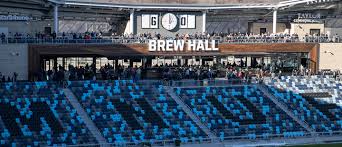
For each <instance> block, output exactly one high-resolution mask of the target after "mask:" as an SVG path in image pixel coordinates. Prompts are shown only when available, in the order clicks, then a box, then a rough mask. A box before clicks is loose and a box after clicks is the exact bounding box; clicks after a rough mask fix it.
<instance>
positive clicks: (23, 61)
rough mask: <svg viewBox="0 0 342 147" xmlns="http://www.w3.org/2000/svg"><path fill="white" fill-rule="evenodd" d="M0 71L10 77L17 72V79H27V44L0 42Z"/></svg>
mask: <svg viewBox="0 0 342 147" xmlns="http://www.w3.org/2000/svg"><path fill="white" fill-rule="evenodd" d="M0 72H1V73H2V75H5V76H6V80H7V76H10V77H12V76H13V72H17V73H18V80H27V79H28V45H27V44H0Z"/></svg>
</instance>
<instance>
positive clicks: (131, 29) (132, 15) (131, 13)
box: [129, 9, 135, 34]
mask: <svg viewBox="0 0 342 147" xmlns="http://www.w3.org/2000/svg"><path fill="white" fill-rule="evenodd" d="M129 21H130V24H129V29H130V33H131V34H134V21H135V20H134V9H132V10H131V11H130V15H129Z"/></svg>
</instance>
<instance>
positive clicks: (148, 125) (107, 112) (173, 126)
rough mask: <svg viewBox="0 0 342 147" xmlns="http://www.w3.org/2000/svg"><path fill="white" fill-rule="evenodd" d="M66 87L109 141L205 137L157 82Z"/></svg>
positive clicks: (190, 139) (102, 83) (189, 139)
mask: <svg viewBox="0 0 342 147" xmlns="http://www.w3.org/2000/svg"><path fill="white" fill-rule="evenodd" d="M69 87H70V88H71V89H72V91H73V92H74V94H75V95H76V97H77V98H78V100H79V101H80V103H81V104H82V106H83V108H84V109H85V110H86V112H87V113H88V115H89V117H90V118H91V119H92V120H93V121H94V122H95V124H96V126H97V127H98V128H99V130H100V131H101V133H102V135H103V136H104V137H105V138H106V140H107V141H108V142H109V143H113V144H116V145H123V144H140V143H144V142H146V143H151V144H157V143H159V142H161V141H164V140H169V141H172V142H173V141H175V140H180V141H181V142H183V143H186V142H195V141H201V140H203V139H204V138H207V136H206V135H205V134H204V133H203V131H202V130H200V129H199V127H198V126H197V125H196V124H195V123H194V122H193V121H192V120H191V119H190V118H189V117H188V116H187V115H186V114H185V113H184V112H183V110H182V108H181V107H180V106H178V105H177V104H176V102H175V101H174V100H173V99H171V98H170V96H169V95H168V94H167V93H166V91H165V89H163V86H162V85H161V84H160V83H159V82H155V83H153V82H152V83H138V82H137V83H135V82H133V81H131V80H128V81H112V82H110V81H102V82H95V81H84V82H70V83H69Z"/></svg>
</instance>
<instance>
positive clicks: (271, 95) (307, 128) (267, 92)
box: [258, 85, 315, 136]
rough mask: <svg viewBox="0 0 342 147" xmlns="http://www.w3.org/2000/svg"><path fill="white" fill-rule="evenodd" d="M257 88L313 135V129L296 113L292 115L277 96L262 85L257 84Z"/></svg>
mask: <svg viewBox="0 0 342 147" xmlns="http://www.w3.org/2000/svg"><path fill="white" fill-rule="evenodd" d="M258 88H259V90H261V91H262V92H263V93H264V94H265V95H266V96H267V97H268V98H269V99H270V100H272V101H273V103H275V104H276V105H277V106H278V107H280V108H281V109H282V110H283V111H284V112H285V113H286V114H287V115H289V116H290V117H292V119H293V120H295V121H296V122H297V123H298V124H300V125H301V126H302V127H303V128H305V129H306V130H307V131H309V132H310V133H311V135H312V136H315V131H314V130H312V129H311V127H310V126H309V125H308V124H307V123H306V122H303V121H301V120H300V119H299V118H298V117H296V115H294V114H293V113H292V112H291V111H290V110H289V109H288V108H287V106H286V105H285V104H283V103H281V102H280V101H278V100H277V98H276V97H275V96H274V95H273V94H271V93H270V92H269V91H268V89H266V87H265V86H264V85H258Z"/></svg>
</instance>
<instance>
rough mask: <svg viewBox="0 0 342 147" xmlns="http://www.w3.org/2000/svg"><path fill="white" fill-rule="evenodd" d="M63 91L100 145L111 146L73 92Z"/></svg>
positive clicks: (66, 89)
mask: <svg viewBox="0 0 342 147" xmlns="http://www.w3.org/2000/svg"><path fill="white" fill-rule="evenodd" d="M63 91H64V93H65V95H66V98H67V99H68V101H69V102H70V104H71V105H72V106H73V107H74V108H75V109H76V112H77V114H78V115H79V116H80V117H81V118H82V119H83V120H84V123H85V125H86V126H87V128H88V129H89V131H90V132H91V133H92V134H93V136H94V137H95V138H96V140H97V141H98V142H99V144H101V146H104V147H106V146H109V145H108V144H107V142H106V139H105V138H103V136H102V135H101V133H100V131H99V130H98V128H97V127H96V125H95V124H94V122H93V121H92V120H91V119H90V118H89V116H88V115H87V113H86V112H85V111H84V109H83V108H82V106H81V104H80V103H79V102H78V100H77V98H76V97H75V95H74V94H73V93H72V92H71V90H70V89H68V88H65V89H63Z"/></svg>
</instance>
